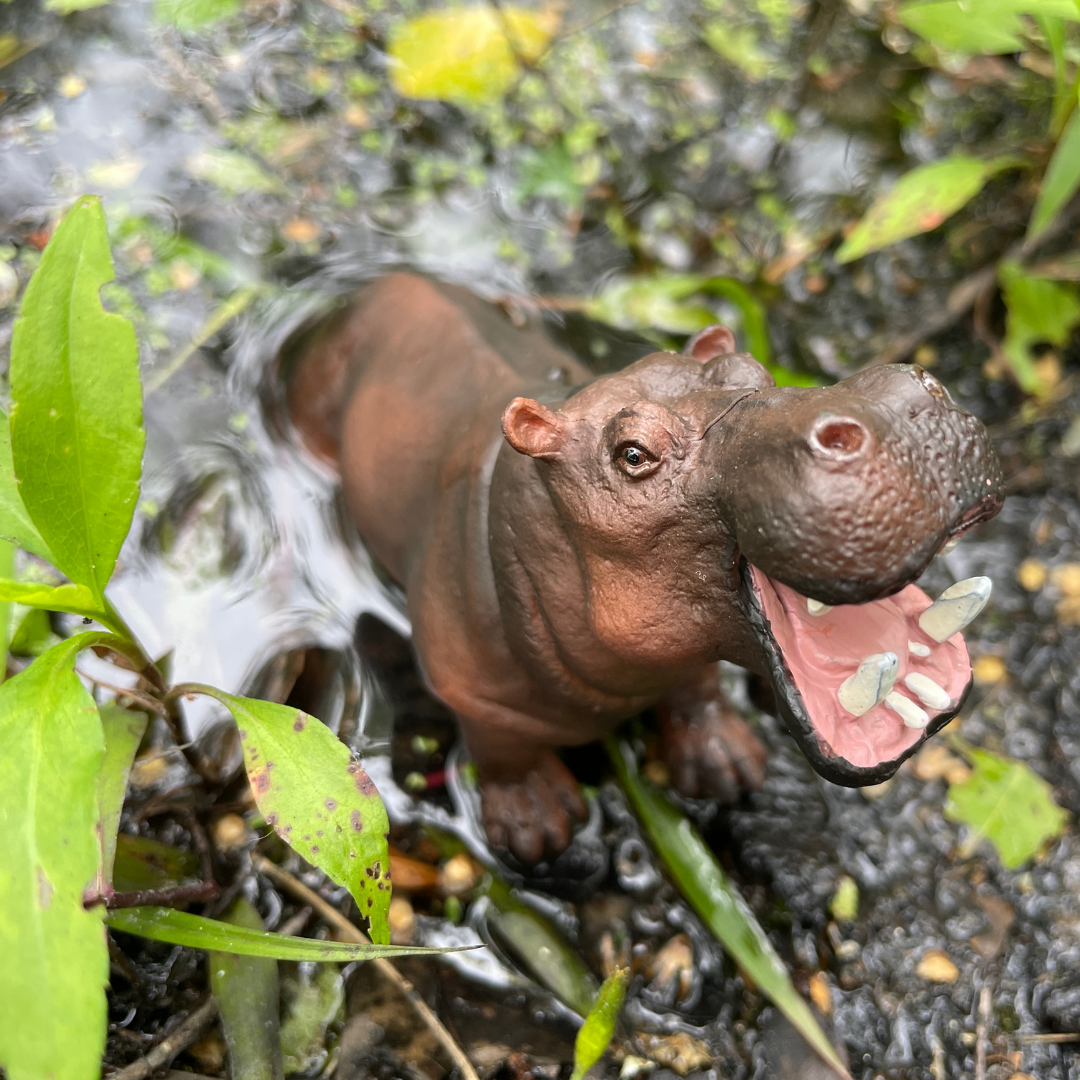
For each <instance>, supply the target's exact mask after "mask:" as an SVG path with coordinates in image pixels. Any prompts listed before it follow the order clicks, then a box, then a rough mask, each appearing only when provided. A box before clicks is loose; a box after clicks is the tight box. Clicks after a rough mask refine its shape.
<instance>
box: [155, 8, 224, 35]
mask: <svg viewBox="0 0 1080 1080" xmlns="http://www.w3.org/2000/svg"><path fill="white" fill-rule="evenodd" d="M239 7H240V0H157V3H156V5H155V6H154V16H155V18H156V19H157V20H158V22H163V23H168V24H169V25H170V26H175V27H176V29H177V30H184V31H191V30H201V29H202V28H203V27H204V26H210V25H211V24H212V23H215V22H217V21H218V20H220V19H225V18H228V16H230V15H233V14H235V12H236V11H237V10H238V9H239Z"/></svg>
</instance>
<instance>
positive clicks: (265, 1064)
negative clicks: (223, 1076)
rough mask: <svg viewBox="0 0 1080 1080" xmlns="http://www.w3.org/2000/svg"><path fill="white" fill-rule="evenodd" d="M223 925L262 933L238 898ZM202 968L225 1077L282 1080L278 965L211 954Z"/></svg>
mask: <svg viewBox="0 0 1080 1080" xmlns="http://www.w3.org/2000/svg"><path fill="white" fill-rule="evenodd" d="M224 922H225V923H226V924H228V925H230V926H234V927H238V928H240V929H247V930H254V931H256V932H258V933H265V930H264V928H263V921H262V919H261V918H260V917H259V913H258V912H257V911H256V910H255V908H254V907H252V905H251V904H250V903H249V902H248V901H247V900H245V899H244V898H243V897H242V896H241V897H238V898H237V899H236V900H235V901H234V902H233V904H232V906H231V907H230V908H229V910H228V912H227V913H226V915H225V918H224ZM207 966H208V968H209V970H210V989H211V991H212V992H213V995H214V997H216V998H217V1002H218V1013H219V1015H220V1016H221V1026H222V1027H223V1028H224V1029H225V1042H226V1043H227V1045H228V1047H229V1076H230V1077H231V1078H232V1080H283V1078H284V1075H285V1071H284V1069H283V1068H282V1064H281V1040H280V1038H279V1036H278V1030H279V1028H280V1025H281V1017H280V1013H279V1011H278V966H277V961H276V960H271V959H268V958H267V957H265V956H251V955H245V954H242V953H234V952H212V953H210V956H209V957H208V958H207Z"/></svg>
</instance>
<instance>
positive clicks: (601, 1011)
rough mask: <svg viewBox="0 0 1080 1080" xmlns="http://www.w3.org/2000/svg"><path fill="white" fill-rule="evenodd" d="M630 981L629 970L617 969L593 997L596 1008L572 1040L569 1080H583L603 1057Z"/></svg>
mask: <svg viewBox="0 0 1080 1080" xmlns="http://www.w3.org/2000/svg"><path fill="white" fill-rule="evenodd" d="M629 979H630V969H629V968H616V970H615V971H613V972H612V973H611V974H610V975H609V976H608V977H607V978H606V979H605V980H604V985H603V986H601V987H600V993H599V994H597V995H596V1004H595V1005H593V1007H592V1008H591V1009H590V1010H589V1015H588V1016H586V1017H585V1023H584V1024H582V1025H581V1027H580V1028H579V1029H578V1033H577V1038H576V1039H575V1040H574V1071H573V1073H572V1074H571V1075H570V1080H583V1078H584V1076H585V1074H586V1073H587V1072H588V1071H589V1070H590V1069H591V1068H592V1067H593V1066H594V1065H595V1064H596V1063H597V1062H598V1061H599V1060H600V1058H601V1057H603V1054H604V1051H605V1050H606V1049H607V1048H608V1044H609V1043H610V1042H611V1039H612V1036H613V1035H614V1034H615V1023H616V1021H617V1020H618V1019H619V1013H620V1012H621V1011H622V1007H623V1002H624V1001H625V1000H626V984H627V982H628V981H629Z"/></svg>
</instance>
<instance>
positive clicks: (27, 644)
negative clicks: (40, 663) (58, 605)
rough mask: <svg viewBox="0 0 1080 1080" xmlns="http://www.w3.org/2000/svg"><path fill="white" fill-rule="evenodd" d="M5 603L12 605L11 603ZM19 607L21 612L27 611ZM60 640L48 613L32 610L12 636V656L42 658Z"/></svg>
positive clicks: (39, 609)
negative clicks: (54, 631)
mask: <svg viewBox="0 0 1080 1080" xmlns="http://www.w3.org/2000/svg"><path fill="white" fill-rule="evenodd" d="M4 602H5V603H10V601H4ZM18 607H19V609H20V610H25V609H23V606H22V605H21V604H20V605H18ZM59 640H60V639H59V638H58V637H57V636H56V634H54V633H53V628H52V624H51V623H50V622H49V613H48V611H47V610H43V609H41V608H30V610H29V611H26V612H25V614H24V615H23V617H22V619H21V621H20V622H19V624H18V626H16V627H15V633H14V634H12V635H11V654H12V655H13V656H30V657H33V656H40V655H41V654H42V653H43V652H45V651H46V650H47V649H49V648H51V647H52V646H53V645H55V644H56V643H57V642H58V641H59Z"/></svg>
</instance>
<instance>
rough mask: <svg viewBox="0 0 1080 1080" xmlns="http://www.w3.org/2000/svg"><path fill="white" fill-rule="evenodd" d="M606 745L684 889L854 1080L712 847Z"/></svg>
mask: <svg viewBox="0 0 1080 1080" xmlns="http://www.w3.org/2000/svg"><path fill="white" fill-rule="evenodd" d="M605 746H606V747H607V751H608V756H609V757H610V758H611V762H612V764H613V765H614V766H615V771H616V772H617V773H618V776H619V781H620V783H621V784H622V786H623V789H624V790H625V791H626V793H627V795H628V796H629V798H630V802H631V803H632V804H633V806H634V809H635V810H636V812H637V814H638V817H639V818H640V819H641V821H642V822H643V824H644V825H645V829H646V831H647V832H648V834H649V838H650V839H651V840H652V843H653V846H654V847H655V848H656V850H657V852H658V853H659V855H660V857H661V858H662V859H663V860H664V863H665V865H666V866H667V868H668V870H669V872H670V873H671V876H672V877H673V878H674V879H675V883H676V885H678V887H679V891H680V892H681V893H682V894H683V896H684V897H685V898H686V900H687V901H689V903H690V905H691V907H693V909H694V910H695V911H696V912H697V913H698V915H700V916H701V918H702V919H703V920H704V922H705V924H706V925H707V926H708V927H709V929H710V930H711V931H712V932H713V934H715V935H716V938H717V940H718V941H719V942H720V944H721V945H723V946H724V948H725V949H726V950H727V951H728V953H730V955H731V956H732V958H733V959H734V960H735V962H736V963H737V964H739V966H740V967H742V968H743V969H744V970H745V971H746V973H747V974H748V975H750V977H751V978H752V979H753V980H754V981H755V982H756V983H757V984H758V986H759V987H761V989H762V991H763V992H764V993H765V994H766V996H767V997H768V998H769V999H770V1000H771V1001H772V1002H773V1004H775V1005H776V1007H777V1008H778V1009H779V1010H780V1011H781V1012H782V1013H783V1014H784V1015H785V1016H786V1017H787V1018H788V1020H790V1021H791V1023H792V1024H793V1025H794V1026H795V1028H796V1029H797V1030H798V1031H799V1032H800V1033H801V1034H802V1036H803V1038H804V1039H806V1041H807V1042H808V1043H809V1044H810V1045H811V1046H812V1047H813V1048H814V1049H815V1050H816V1051H817V1052H818V1053H819V1054H820V1055H821V1057H822V1058H823V1059H824V1060H825V1061H826V1062H827V1063H828V1064H829V1065H830V1066H831V1067H832V1068H833V1069H834V1070H835V1071H836V1073H837V1075H838V1076H841V1077H844V1078H845V1080H850V1077H849V1075H848V1072H847V1070H846V1069H845V1068H844V1066H843V1063H842V1062H841V1061H840V1058H839V1057H837V1054H836V1051H835V1050H834V1049H833V1046H832V1044H831V1043H830V1042H829V1040H828V1039H827V1038H826V1036H825V1032H824V1031H822V1030H821V1027H820V1025H819V1024H818V1022H817V1020H815V1019H814V1014H813V1013H812V1012H811V1011H810V1008H809V1006H808V1005H807V1004H806V1002H805V1001H804V1000H803V999H802V998H801V997H800V996H799V993H798V991H797V990H796V989H795V987H794V986H793V985H792V982H791V977H790V975H788V972H787V968H785V967H784V962H783V961H782V960H781V959H780V957H779V956H777V954H776V950H775V949H774V948H773V947H772V943H771V942H770V941H769V939H768V937H767V936H766V935H765V931H764V930H762V928H761V925H760V924H759V923H758V921H757V919H756V918H754V913H753V912H752V911H751V910H750V908H749V907H747V905H746V901H745V900H743V898H742V897H741V896H740V895H739V893H738V892H737V891H736V889H735V887H734V886H733V885H732V884H731V882H729V881H728V879H727V875H726V874H725V873H724V871H723V870H721V869H720V866H719V864H718V863H717V861H716V858H715V857H714V856H713V853H712V852H711V851H710V850H709V847H708V845H707V844H706V843H705V841H704V840H702V838H701V837H700V836H699V835H698V833H697V832H696V831H695V829H694V827H693V826H692V825H691V824H690V822H689V821H687V819H686V818H685V817H683V815H682V814H681V813H680V812H679V811H678V810H676V809H675V807H674V806H672V804H671V803H670V802H668V800H667V799H666V798H664V796H663V795H662V794H660V792H658V791H657V790H656V789H655V788H654V787H652V785H651V784H648V783H646V782H645V781H644V780H642V779H641V777H640V776H639V775H638V772H637V766H636V763H635V762H634V759H633V755H632V753H631V752H630V749H629V747H627V746H626V745H625V744H624V743H617V742H616V741H615V740H614V739H612V738H608V739H607V740H606V741H605Z"/></svg>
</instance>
